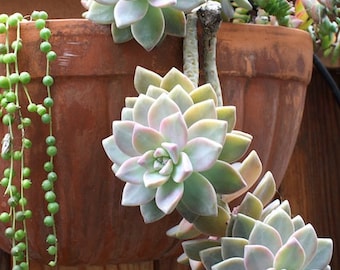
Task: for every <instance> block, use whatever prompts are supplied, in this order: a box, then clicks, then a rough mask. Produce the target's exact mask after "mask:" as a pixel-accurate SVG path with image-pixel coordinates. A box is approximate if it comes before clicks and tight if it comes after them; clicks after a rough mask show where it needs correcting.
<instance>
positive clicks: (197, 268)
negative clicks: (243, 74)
mask: <svg viewBox="0 0 340 270" xmlns="http://www.w3.org/2000/svg"><path fill="white" fill-rule="evenodd" d="M188 261H189V265H190V269H191V270H205V267H204V266H203V264H202V262H200V261H194V260H190V259H189V260H188ZM178 262H179V263H180V261H178Z"/></svg>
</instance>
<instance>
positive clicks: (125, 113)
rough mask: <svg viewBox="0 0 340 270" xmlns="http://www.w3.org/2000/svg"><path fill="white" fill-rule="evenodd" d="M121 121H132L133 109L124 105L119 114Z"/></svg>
mask: <svg viewBox="0 0 340 270" xmlns="http://www.w3.org/2000/svg"><path fill="white" fill-rule="evenodd" d="M120 118H121V120H122V121H133V109H132V108H127V107H124V108H123V109H122V111H121V116H120Z"/></svg>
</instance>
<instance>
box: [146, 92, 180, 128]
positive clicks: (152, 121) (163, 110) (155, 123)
mask: <svg viewBox="0 0 340 270" xmlns="http://www.w3.org/2000/svg"><path fill="white" fill-rule="evenodd" d="M177 112H179V108H178V106H177V104H176V103H175V102H174V101H172V100H171V99H170V98H169V97H168V96H167V95H165V94H163V95H161V96H160V97H159V98H158V99H156V101H155V102H154V103H153V104H152V105H151V107H150V109H149V114H148V121H149V126H150V127H151V128H153V129H156V130H159V128H160V125H161V122H162V120H163V119H164V118H165V117H168V116H169V115H172V114H175V113H177Z"/></svg>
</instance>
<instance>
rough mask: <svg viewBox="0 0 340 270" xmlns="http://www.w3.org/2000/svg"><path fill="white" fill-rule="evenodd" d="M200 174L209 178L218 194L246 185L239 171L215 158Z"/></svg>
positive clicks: (236, 189) (231, 191) (232, 191)
mask: <svg viewBox="0 0 340 270" xmlns="http://www.w3.org/2000/svg"><path fill="white" fill-rule="evenodd" d="M201 174H202V175H203V176H204V177H205V178H207V179H208V180H209V182H210V183H211V184H212V185H213V186H214V188H215V190H216V193H218V194H231V193H234V192H236V191H238V190H240V189H241V188H243V187H245V186H246V183H245V182H244V181H243V178H242V176H241V175H240V173H239V172H238V171H237V170H235V169H234V168H233V167H232V166H231V165H230V164H228V163H226V162H224V161H220V160H217V161H216V163H215V164H214V165H213V166H212V167H211V168H210V169H208V170H206V171H203V172H201Z"/></svg>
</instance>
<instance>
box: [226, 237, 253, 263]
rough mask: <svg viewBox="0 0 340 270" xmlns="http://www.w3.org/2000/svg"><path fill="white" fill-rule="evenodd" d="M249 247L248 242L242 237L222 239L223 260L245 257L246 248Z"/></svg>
mask: <svg viewBox="0 0 340 270" xmlns="http://www.w3.org/2000/svg"><path fill="white" fill-rule="evenodd" d="M246 245H248V240H247V239H245V238H240V237H222V238H221V246H222V258H223V260H227V259H229V258H233V257H241V258H243V257H244V247H245V246H246Z"/></svg>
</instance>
